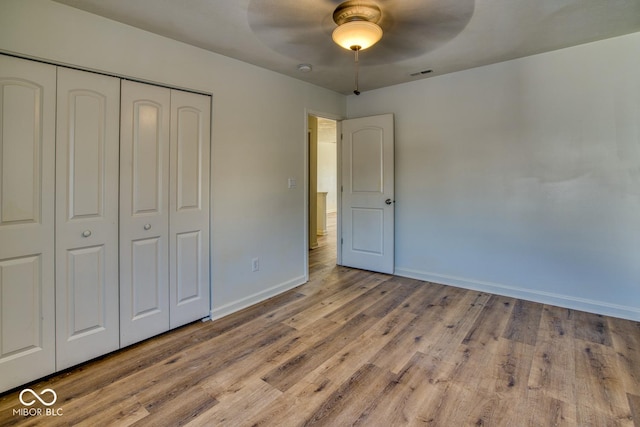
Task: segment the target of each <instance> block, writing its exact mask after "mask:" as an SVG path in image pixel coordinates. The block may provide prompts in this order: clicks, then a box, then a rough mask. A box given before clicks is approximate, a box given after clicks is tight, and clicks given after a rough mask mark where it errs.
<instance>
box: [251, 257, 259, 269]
mask: <svg viewBox="0 0 640 427" xmlns="http://www.w3.org/2000/svg"><path fill="white" fill-rule="evenodd" d="M258 270H260V258H254V259H252V260H251V271H253V272H256V271H258Z"/></svg>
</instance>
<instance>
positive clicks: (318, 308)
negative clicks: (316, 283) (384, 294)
mask: <svg viewBox="0 0 640 427" xmlns="http://www.w3.org/2000/svg"><path fill="white" fill-rule="evenodd" d="M386 280H389V277H388V276H386V275H382V274H371V275H367V276H365V277H364V278H363V279H362V280H360V282H359V284H358V286H351V287H348V288H345V289H342V290H340V291H338V292H335V293H334V294H332V295H329V296H327V297H326V298H323V299H322V300H321V301H318V303H317V304H316V305H315V306H314V307H309V308H308V309H307V310H305V311H304V312H301V313H299V314H298V315H295V316H292V317H290V318H289V319H287V320H285V321H284V322H283V323H285V324H287V325H289V326H291V327H292V328H296V329H298V330H301V329H303V328H305V327H307V326H309V325H311V324H312V323H313V322H315V321H316V320H318V319H319V318H321V317H324V316H327V315H328V314H330V313H332V312H334V311H336V310H338V309H339V308H340V307H342V306H344V305H356V304H352V302H353V301H354V300H355V299H356V298H358V297H359V296H361V295H362V294H364V293H365V292H367V291H369V290H371V289H373V288H375V287H377V285H379V284H380V283H382V282H384V281H386Z"/></svg>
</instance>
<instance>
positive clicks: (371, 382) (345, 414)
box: [282, 364, 392, 426]
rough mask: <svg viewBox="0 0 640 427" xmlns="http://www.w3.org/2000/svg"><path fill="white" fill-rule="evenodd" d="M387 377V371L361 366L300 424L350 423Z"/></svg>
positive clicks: (372, 398)
mask: <svg viewBox="0 0 640 427" xmlns="http://www.w3.org/2000/svg"><path fill="white" fill-rule="evenodd" d="M391 378H392V375H391V373H389V372H388V371H386V370H384V369H380V368H378V367H377V366H375V365H371V364H367V365H363V366H362V367H361V368H360V369H358V370H357V371H356V372H355V373H354V374H353V375H352V376H351V377H349V379H348V380H347V381H345V382H344V383H343V384H342V385H341V386H340V387H339V388H338V390H336V391H335V392H333V393H332V394H331V395H330V396H329V398H328V399H327V400H325V401H324V402H323V403H322V405H320V407H319V408H318V409H317V410H315V411H314V412H313V413H311V416H310V417H309V418H308V419H307V420H306V421H305V423H304V424H303V425H304V426H316V425H319V426H327V425H334V426H346V425H353V424H354V423H355V422H356V420H357V419H358V417H359V416H360V414H361V413H362V412H363V411H364V410H365V409H366V407H367V406H369V404H370V402H371V401H373V400H375V399H376V398H377V397H378V395H379V394H380V393H381V392H382V391H383V390H384V387H385V385H386V384H387V383H388V382H389V380H391ZM282 421H283V422H286V420H282Z"/></svg>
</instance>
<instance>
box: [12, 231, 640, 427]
mask: <svg viewBox="0 0 640 427" xmlns="http://www.w3.org/2000/svg"><path fill="white" fill-rule="evenodd" d="M332 241H333V238H332V237H329V238H328V239H321V243H323V244H324V246H323V248H320V249H316V250H313V251H311V255H310V269H311V279H310V281H309V283H307V284H305V285H303V286H301V287H299V288H297V289H294V290H292V291H290V292H287V293H285V294H283V295H280V296H278V297H276V298H273V299H271V300H269V301H266V302H264V303H262V304H259V305H257V306H255V307H252V308H250V309H247V310H244V311H242V312H240V313H237V314H234V315H231V316H228V317H227V318H224V319H221V320H218V321H215V322H205V323H202V322H197V323H194V324H191V325H188V326H186V327H183V328H180V329H178V330H175V331H173V332H170V333H167V334H164V335H162V336H159V337H156V338H153V339H150V340H148V341H145V342H143V343H140V344H138V345H135V346H132V347H130V348H128V349H126V350H124V351H120V352H116V353H114V354H111V355H108V356H106V357H104V358H101V359H99V360H96V361H93V362H91V363H87V364H84V365H82V366H79V367H77V368H74V369H71V370H69V371H67V372H64V373H62V374H60V375H56V376H53V377H51V378H49V379H47V380H46V381H42V382H39V383H35V384H32V385H31V386H30V387H31V388H33V389H34V390H43V389H45V388H52V389H54V390H55V391H56V392H57V395H58V402H57V403H56V404H55V405H54V407H53V408H54V409H59V410H61V411H62V412H61V413H62V415H61V416H59V417H31V418H22V417H19V416H13V415H12V410H13V409H15V408H20V407H21V405H20V403H19V402H18V393H19V390H18V391H16V392H13V393H10V394H5V395H3V396H1V397H0V425H13V424H15V425H86V426H99V425H109V424H111V425H120V426H128V425H136V426H138V425H145V426H147V425H148V426H177V425H190V426H234V427H235V426H252V425H265V426H279V427H282V426H285V427H286V426H298V425H323V426H349V425H362V426H400V425H428V426H445V427H449V426H467V425H470V426H556V425H558V426H562V425H567V426H633V425H635V426H636V427H638V426H640V324H639V323H637V322H631V321H625V320H620V319H615V318H610V317H603V316H598V315H593V314H587V313H583V312H577V311H572V310H567V309H562V308H558V307H552V306H546V305H541V304H535V303H531V302H526V301H521V300H517V299H513V298H505V297H500V296H495V295H490V294H485V293H481V292H474V291H466V290H462V289H456V288H452V287H446V286H440V285H436V284H431V283H425V282H420V281H417V280H411V279H405V278H399V277H392V276H388V275H383V274H376V273H371V272H366V271H359V270H352V269H348V268H342V267H337V266H335V258H334V254H335V243H332ZM634 422H635V424H634Z"/></svg>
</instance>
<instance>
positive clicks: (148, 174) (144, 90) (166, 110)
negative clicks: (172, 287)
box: [120, 81, 171, 346]
mask: <svg viewBox="0 0 640 427" xmlns="http://www.w3.org/2000/svg"><path fill="white" fill-rule="evenodd" d="M121 93H122V95H121V96H122V105H121V137H120V321H121V323H120V329H121V330H120V340H121V345H123V346H124V345H129V344H132V343H134V342H137V341H140V340H143V339H145V338H148V337H151V336H153V335H157V334H159V333H161V332H164V331H166V330H168V329H169V264H168V259H169V210H168V206H169V126H170V122H169V117H170V99H171V98H170V90H169V89H166V88H161V87H157V86H151V85H146V84H141V83H135V82H130V81H122V92H121Z"/></svg>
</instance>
